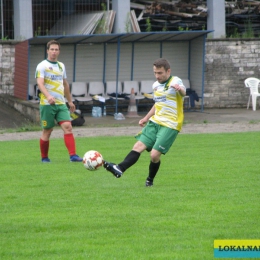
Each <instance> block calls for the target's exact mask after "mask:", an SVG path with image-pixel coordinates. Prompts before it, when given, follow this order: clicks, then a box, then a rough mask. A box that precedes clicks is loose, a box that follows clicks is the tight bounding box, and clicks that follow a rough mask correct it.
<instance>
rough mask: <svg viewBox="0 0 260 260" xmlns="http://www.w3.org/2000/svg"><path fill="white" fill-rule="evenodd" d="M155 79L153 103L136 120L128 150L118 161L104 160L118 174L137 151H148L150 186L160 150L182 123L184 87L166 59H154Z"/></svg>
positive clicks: (165, 148) (166, 146) (168, 144)
mask: <svg viewBox="0 0 260 260" xmlns="http://www.w3.org/2000/svg"><path fill="white" fill-rule="evenodd" d="M153 72H154V75H155V78H156V80H157V81H156V82H155V83H154V84H153V96H154V101H155V104H154V106H153V107H152V108H151V110H150V111H149V112H148V113H147V115H146V116H145V117H144V118H142V119H141V120H140V121H139V125H140V126H141V127H144V128H143V129H142V131H141V132H140V133H139V134H137V135H136V136H135V138H136V139H137V140H138V141H137V142H136V143H135V144H134V147H133V148H132V150H131V151H130V153H129V154H128V155H127V156H126V157H125V159H124V160H123V161H122V162H121V163H119V164H114V163H109V162H107V161H104V168H105V169H106V170H108V171H110V172H111V173H112V174H113V175H114V176H115V177H117V178H120V177H121V176H122V174H123V173H124V172H125V171H126V170H127V169H128V168H129V167H131V166H132V165H133V164H135V163H136V162H137V161H138V159H139V157H140V154H141V153H142V152H143V151H145V150H147V151H149V152H150V158H151V161H150V164H149V170H148V177H147V179H146V182H145V185H146V186H147V187H151V186H153V180H154V177H155V176H156V174H157V172H158V170H159V167H160V157H161V154H166V153H167V152H168V151H169V149H170V147H171V146H172V144H173V142H174V140H175V139H176V137H177V135H178V133H179V131H180V130H181V128H182V124H183V119H184V116H183V97H184V96H185V95H186V88H185V86H184V85H183V83H182V80H181V79H180V78H178V77H175V76H171V68H170V64H169V62H168V61H167V60H166V59H162V58H161V59H158V60H156V61H155V62H154V64H153Z"/></svg>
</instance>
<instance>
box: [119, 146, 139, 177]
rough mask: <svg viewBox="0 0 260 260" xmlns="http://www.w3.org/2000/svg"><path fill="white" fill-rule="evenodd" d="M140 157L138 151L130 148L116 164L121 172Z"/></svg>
mask: <svg viewBox="0 0 260 260" xmlns="http://www.w3.org/2000/svg"><path fill="white" fill-rule="evenodd" d="M139 157H140V153H138V152H136V151H134V150H132V151H131V152H130V153H129V154H128V155H127V156H126V157H125V159H124V160H123V161H122V162H121V163H119V164H118V166H119V168H120V169H121V171H122V172H124V171H126V170H127V169H128V168H129V167H131V166H132V165H134V164H135V163H136V162H137V161H138V159H139Z"/></svg>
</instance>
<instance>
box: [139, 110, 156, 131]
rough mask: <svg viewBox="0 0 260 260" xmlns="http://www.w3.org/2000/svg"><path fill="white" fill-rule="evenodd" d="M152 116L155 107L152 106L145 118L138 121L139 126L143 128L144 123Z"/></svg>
mask: <svg viewBox="0 0 260 260" xmlns="http://www.w3.org/2000/svg"><path fill="white" fill-rule="evenodd" d="M154 114H155V106H154V105H153V107H152V108H151V109H150V111H149V112H148V113H147V114H146V116H145V117H144V118H142V119H141V120H140V121H139V125H140V126H144V125H145V124H146V122H148V121H149V119H150V117H152V116H153V115H154Z"/></svg>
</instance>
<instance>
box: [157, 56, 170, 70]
mask: <svg viewBox="0 0 260 260" xmlns="http://www.w3.org/2000/svg"><path fill="white" fill-rule="evenodd" d="M153 66H155V67H156V68H161V67H163V68H164V69H165V70H166V71H167V70H168V69H170V68H171V65H170V63H169V61H167V60H166V59H163V58H160V59H157V60H156V61H155V62H154V63H153Z"/></svg>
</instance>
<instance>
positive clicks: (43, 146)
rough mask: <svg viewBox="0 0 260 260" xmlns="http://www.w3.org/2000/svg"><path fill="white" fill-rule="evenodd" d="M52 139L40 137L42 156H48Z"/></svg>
mask: <svg viewBox="0 0 260 260" xmlns="http://www.w3.org/2000/svg"><path fill="white" fill-rule="evenodd" d="M49 145H50V141H44V140H42V139H40V150H41V156H42V158H46V157H48V152H49Z"/></svg>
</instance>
